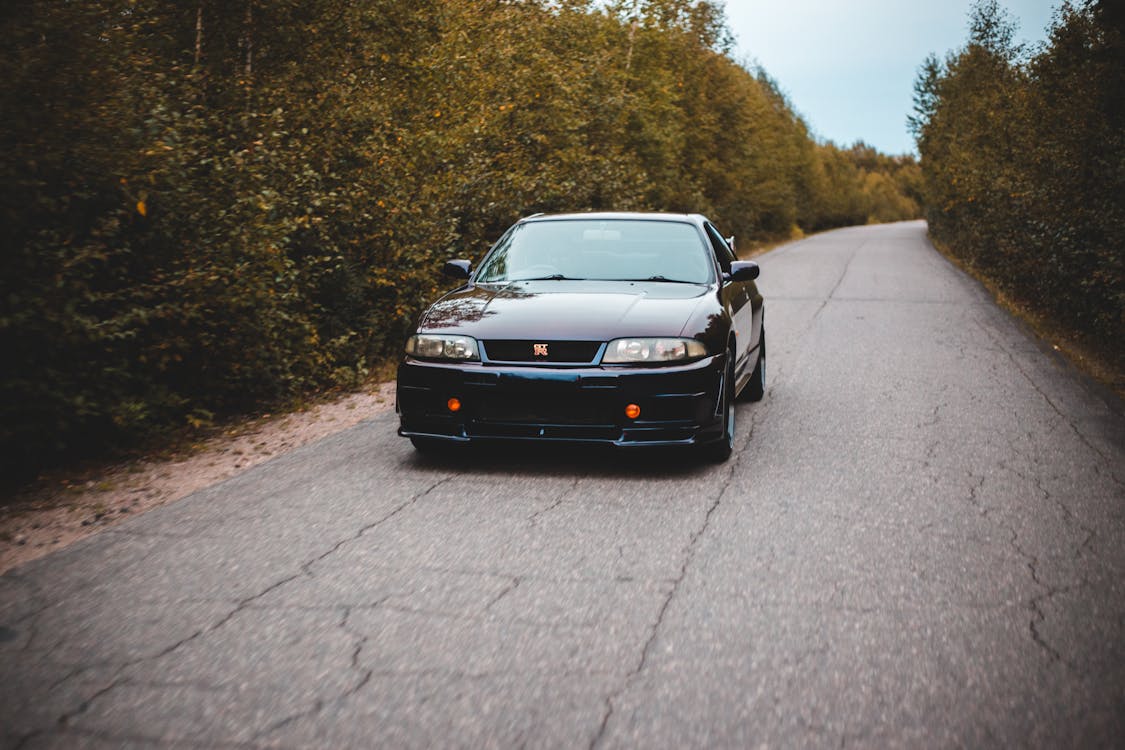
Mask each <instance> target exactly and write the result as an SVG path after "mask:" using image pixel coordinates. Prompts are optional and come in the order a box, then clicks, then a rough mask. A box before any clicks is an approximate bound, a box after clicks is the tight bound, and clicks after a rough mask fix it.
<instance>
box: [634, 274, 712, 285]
mask: <svg viewBox="0 0 1125 750" xmlns="http://www.w3.org/2000/svg"><path fill="white" fill-rule="evenodd" d="M621 281H662V282H664V283H666V284H695V285H696V286H700V285H703V282H702V281H684V280H683V279H669V278H668V277H666V276H661V275H660V274H656V275H655V276H649V277H648V278H647V279H621Z"/></svg>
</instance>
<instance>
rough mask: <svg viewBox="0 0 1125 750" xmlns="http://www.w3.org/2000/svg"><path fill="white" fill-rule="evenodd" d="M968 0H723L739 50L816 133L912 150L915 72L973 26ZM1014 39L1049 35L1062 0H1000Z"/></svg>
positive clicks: (895, 150)
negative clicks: (1010, 21)
mask: <svg viewBox="0 0 1125 750" xmlns="http://www.w3.org/2000/svg"><path fill="white" fill-rule="evenodd" d="M971 5H972V2H971V0H931V1H929V2H927V1H926V0H850V1H849V0H727V2H726V14H727V23H728V25H729V26H730V28H731V30H732V31H733V32H734V34H735V37H736V43H737V47H736V49H735V51H734V56H735V57H736V58H737V59H740V60H745V61H747V62H751V63H752V62H758V63H760V64H761V65H762V67H764V68H765V69H766V72H768V73H769V74H770V76H771V77H773V79H774V80H776V81H777V82H778V85H779V86H780V87H781V90H782V91H783V92H785V94H786V95H787V96H788V97H789V100H790V102H791V103H792V105H793V107H794V108H795V109H796V110H797V111H798V112H799V113H800V114H801V115H802V116H803V117H804V118H805V121H806V122H807V123H808V124H809V126H810V128H812V130H813V132H814V133H815V134H816V136H817V137H819V138H821V139H822V140H832V141H835V142H836V143H837V144H838V145H842V146H846V145H851V144H852V143H853V142H854V141H857V140H861V139H862V140H864V141H866V142H867V143H869V144H871V145H872V146H875V147H876V148H878V149H879V150H880V151H882V152H884V153H889V154H901V153H907V152H913V151H914V140H913V138H912V137H911V135H910V133H909V132H908V131H907V129H906V117H907V115H908V114H910V112H911V109H912V107H913V93H914V79H915V78H916V77H917V72H918V68H919V66H920V65H921V64H922V61H923V60H924V59H925V57H926V55H927V54H929V53H931V52H933V53H936V54H937V55H938V57H939V58H944V57H945V53H946V52H948V51H950V50H952V49H954V48H956V47H960V46H962V45H963V44H964V43H965V41H966V39H967V38H968V35H969V8H970V7H971ZM1000 5H1001V6H1002V7H1004V8H1006V9H1007V10H1008V13H1009V14H1010V15H1011V16H1012V17H1013V18H1014V19H1015V20H1016V22H1017V23H1018V29H1017V31H1016V40H1017V41H1024V42H1029V43H1038V42H1040V41H1042V40H1043V39H1045V38H1046V28H1047V26H1048V25H1049V24H1050V22H1051V18H1052V15H1053V12H1054V9H1055V8H1056V7H1057V6H1058V5H1059V2H1058V1H1057V0H1054V1H1053V0H1000Z"/></svg>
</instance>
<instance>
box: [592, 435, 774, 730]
mask: <svg viewBox="0 0 1125 750" xmlns="http://www.w3.org/2000/svg"><path fill="white" fill-rule="evenodd" d="M755 422H756V420H755V419H754V418H751V420H750V431H749V434H748V435H747V436H746V439H745V440H744V441H743V443H742V449H741V450H739V451H738V454H737V456H736V457H735V458H734V460H732V461H731V462H730V464H729V466H728V469H727V473H726V478H725V480H724V481H723V484H722V488H721V489H720V490H719V492H718V493H716V495H715V499H714V500H713V501H712V502H711V504H710V506H709V507H708V508H707V512H706V513H705V514H704V516H703V522H702V523H701V524H700V526H699V528H697V529H696V530H695V531H693V532H692V534H691V537H690V538H689V539H688V543H687V545H686V546H685V548H684V555H683V559H682V561H681V563H680V569H679V573H678V574H677V575H676V577H675V578H674V579H673V580H672V582H671V586H670V587H669V589H668V595H667V596H665V597H664V601H663V602H662V603H661V605H660V610H659V611H658V612H657V615H656V620H655V621H654V622H653V624H652V626H651V627H650V628H649V632H648V637H647V638H646V639H645V642H644V645H643V646H642V647H641V653H640V658H639V659H638V660H637V663H636V664H635V665H634V666H633V668H632V669H631V670H630V671H629V672H628V673H627V674H626V675H625V677H624V679H623V680H622V681H621V684H620V685H619V686H618V687H617V688H616V689H615V690H613V691H612V692H611V693H610V694H609V695H608V696H607V697H606V699H605V711H604V713H603V714H602V721H601V724H600V725H599V727H598V731H597V733H596V734H595V735H594V738H593V739H592V740H591V741H590V745H589V747H590V750H594V748H596V747H598V746H600V745H601V744H602V742H603V741H604V739H605V735H606V731H607V730H608V728H609V723H610V721H611V720H612V719H613V715H614V711H615V710H616V705H615V704H616V703H617V701H619V700H620V699H621V697H622V696H623V695H624V694H625V692H626V691H628V689H629V688H630V687H631V686H632V685H633V684H634V683H635V682H636V680H637V679H638V678H639V677H640V675H641V673H643V672H644V670H645V667H647V666H648V663H649V658H650V655H651V653H652V649H653V648H654V647H655V644H656V641H657V638H658V637H659V635H660V631H661V628H662V627H663V625H664V618H665V616H666V615H667V614H668V610H669V608H670V607H671V605H672V601H673V600H674V599H675V598H676V594H677V593H678V592H679V590H680V586H681V585H682V584H683V582H684V579H685V578H686V577H687V572H688V568H689V567H690V566H691V562H692V560H694V559H695V554H696V551H697V549H698V544H699V541H700V539H702V538H703V536H704V535H705V534H706V533H707V530H708V528H709V527H710V525H711V518H712V517H713V516H714V515H715V511H716V510H718V509H719V506H720V505H721V504H722V501H723V497H724V496H725V495H726V493H727V491H728V490H729V489H730V486H731V481H732V479H733V478H734V476H735V474H736V473H737V471H738V467H739V466H740V465H741V463H742V457H743V455H744V454H745V448H746V445H747V443H749V442H750V440H752V439H753V436H754V427H755Z"/></svg>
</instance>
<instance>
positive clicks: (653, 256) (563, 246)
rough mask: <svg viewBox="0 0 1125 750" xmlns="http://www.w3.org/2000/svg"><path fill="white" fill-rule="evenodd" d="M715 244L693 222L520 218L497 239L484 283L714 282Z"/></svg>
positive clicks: (481, 276)
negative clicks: (712, 247) (710, 245)
mask: <svg viewBox="0 0 1125 750" xmlns="http://www.w3.org/2000/svg"><path fill="white" fill-rule="evenodd" d="M709 252H710V251H709V250H708V248H707V245H706V243H705V242H704V241H703V238H702V237H701V236H700V234H699V230H698V229H697V228H696V227H695V225H693V224H690V223H688V222H678V221H651V220H648V221H646V220H630V219H616V220H601V219H566V220H552V221H530V222H526V223H523V224H517V225H516V226H515V227H513V228H512V229H511V230H510V231H509V232H508V233H507V234H505V235H504V237H502V238H501V239H500V241H499V242H497V243H496V246H495V247H493V249H492V251H491V252H490V253H489V254H488V256H487V257H486V258H485V260H484V262H483V263H482V265H481V268H480V270H479V271H478V273H477V276H476V281H477V282H478V283H495V282H507V281H525V280H531V279H595V280H630V281H642V280H654V281H667V282H683V283H690V284H708V283H710V282H711V280H712V278H713V272H712V268H713V266H712V262H711V259H710V257H709Z"/></svg>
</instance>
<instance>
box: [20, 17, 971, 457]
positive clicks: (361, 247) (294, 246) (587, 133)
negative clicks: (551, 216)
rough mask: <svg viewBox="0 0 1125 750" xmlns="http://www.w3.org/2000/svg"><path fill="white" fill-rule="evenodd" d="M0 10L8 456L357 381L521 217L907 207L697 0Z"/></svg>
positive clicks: (890, 169)
mask: <svg viewBox="0 0 1125 750" xmlns="http://www.w3.org/2000/svg"><path fill="white" fill-rule="evenodd" d="M0 29H2V33H3V35H4V38H5V40H6V43H5V45H4V49H3V51H2V52H0V108H2V111H3V112H4V117H3V118H0V143H2V148H0V211H2V217H3V226H4V233H3V234H4V236H3V239H2V240H0V242H2V243H3V246H4V249H3V253H2V254H0V346H2V349H3V352H4V356H3V357H0V456H2V457H3V458H2V459H0V462H2V463H3V468H4V470H5V473H7V474H9V475H11V474H12V473H13V472H22V473H27V472H34V471H36V470H37V469H38V468H40V467H42V466H45V465H48V464H50V463H52V462H57V461H60V460H68V459H71V458H74V457H81V456H87V455H92V454H96V453H98V452H104V451H115V450H120V449H123V448H128V447H129V446H132V445H137V444H139V443H141V441H144V440H147V439H149V438H151V437H152V436H153V435H157V434H161V433H166V432H168V431H169V430H177V429H184V428H185V427H188V428H190V427H192V426H194V427H197V428H199V427H205V426H207V425H210V424H212V423H214V422H215V421H216V420H221V419H223V418H226V417H228V416H230V415H237V414H243V413H251V412H253V411H255V410H260V409H265V408H269V407H271V405H279V404H281V405H283V404H285V403H292V401H293V400H294V399H300V398H302V397H305V396H307V395H308V394H311V393H316V392H318V391H322V390H324V389H329V388H347V387H354V386H355V385H357V384H358V383H360V382H362V381H363V380H364V378H365V377H367V376H368V373H369V371H370V370H371V369H372V368H373V367H375V366H376V365H377V364H378V363H381V362H385V361H387V360H388V359H390V358H393V357H395V356H396V355H397V353H398V352H399V350H400V348H401V346H402V342H403V340H404V338H405V336H406V335H407V333H408V332H409V330H410V328H411V326H412V324H413V322H414V320H415V318H416V316H417V314H418V313H419V312H420V310H421V309H422V307H423V306H424V305H425V303H426V302H427V301H429V300H431V299H432V298H433V297H434V296H435V295H436V293H437V292H438V291H439V290H440V289H441V288H442V286H443V282H442V281H441V280H440V278H439V277H438V274H437V269H438V268H439V267H440V264H441V262H442V261H443V260H445V259H446V258H449V257H470V258H473V259H479V257H480V256H481V255H482V253H483V252H484V251H485V250H486V249H487V248H488V246H489V245H490V243H491V242H493V241H495V240H496V239H497V237H498V236H499V234H500V233H501V232H502V231H503V229H504V228H505V227H506V226H507V225H508V224H510V223H511V222H512V221H514V220H515V219H517V218H519V217H520V216H522V215H527V214H530V213H534V212H538V211H562V210H589V209H654V210H670V211H690V212H699V213H704V214H707V215H709V216H710V217H711V218H712V219H713V220H714V221H715V222H716V223H717V224H718V226H719V227H720V228H721V229H722V230H723V231H724V232H726V233H728V234H734V235H736V236H737V237H738V238H739V240H740V242H741V243H742V245H743V246H744V247H748V246H750V244H751V243H752V242H754V241H761V240H769V239H771V238H786V237H791V236H798V235H799V234H800V233H802V232H811V231H816V230H820V229H824V228H828V227H833V226H842V225H848V224H856V223H867V222H880V221H894V220H899V219H907V218H915V217H918V216H920V214H921V209H920V198H921V190H922V175H921V170H920V168H919V166H918V165H917V163H916V162H915V160H914V159H913V158H912V157H910V156H888V155H884V154H880V153H878V152H876V151H875V150H874V149H872V148H870V147H868V146H866V145H865V144H863V143H857V144H854V145H852V146H837V145H835V144H832V143H826V142H821V141H819V140H818V139H817V138H816V137H815V136H814V135H813V134H812V133H810V131H809V128H808V126H807V125H806V124H805V123H804V121H803V120H802V119H801V117H800V116H799V114H798V113H797V112H796V111H795V109H794V107H793V105H791V104H790V102H789V101H787V99H786V97H785V96H784V94H783V93H782V87H781V86H780V85H779V84H778V83H776V82H775V81H773V80H772V79H771V78H770V77H769V75H768V74H767V73H766V72H765V71H763V70H761V69H758V68H756V67H754V66H751V65H747V64H744V63H740V62H739V61H737V60H735V59H734V57H733V56H732V49H733V43H732V39H731V34H730V32H729V30H728V28H727V26H726V23H725V19H724V13H723V6H722V4H721V3H720V2H707V1H699V0H629V1H627V2H626V1H624V0H617V1H616V2H608V3H606V2H592V1H590V0H556V1H554V2H550V1H548V0H488V1H486V0H268V1H267V0H196V1H195V2H186V1H184V2H169V1H167V0H164V1H160V0H105V1H103V2H67V1H64V0H9V2H6V3H4V4H3V6H2V8H0ZM989 54H992V53H989ZM938 122H939V119H935V120H934V121H933V123H938ZM927 127H930V125H927ZM933 132H934V133H935V135H933V136H932V137H931V136H929V135H927V136H926V142H927V144H937V143H938V140H939V139H938V136H937V135H936V133H937V131H936V130H934V131H933ZM929 153H931V154H932V153H936V152H934V151H932V150H931V151H929ZM943 226H946V227H947V226H949V224H945V225H943Z"/></svg>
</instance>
